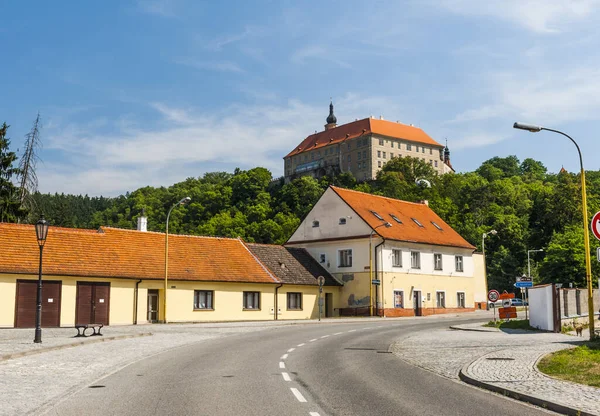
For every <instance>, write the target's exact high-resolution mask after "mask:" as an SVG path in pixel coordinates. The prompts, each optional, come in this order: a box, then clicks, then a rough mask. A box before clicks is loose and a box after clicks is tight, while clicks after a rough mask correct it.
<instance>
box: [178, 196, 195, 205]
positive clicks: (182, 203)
mask: <svg viewBox="0 0 600 416" xmlns="http://www.w3.org/2000/svg"><path fill="white" fill-rule="evenodd" d="M191 200H192V198H190V197H189V196H186V197H185V198H183V199H182V200H181V201H179V202H178V204H179V205H185V204H187V203H188V202H190V201H191Z"/></svg>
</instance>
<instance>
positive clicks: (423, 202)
mask: <svg viewBox="0 0 600 416" xmlns="http://www.w3.org/2000/svg"><path fill="white" fill-rule="evenodd" d="M419 202H420V203H421V204H423V205H427V206H429V201H428V200H426V199H422V200H420V201H419Z"/></svg>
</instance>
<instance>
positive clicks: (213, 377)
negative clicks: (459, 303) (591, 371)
mask: <svg viewBox="0 0 600 416" xmlns="http://www.w3.org/2000/svg"><path fill="white" fill-rule="evenodd" d="M462 322H464V320H463V321H462ZM450 324H451V322H450V321H449V320H444V321H430V322H416V323H415V321H400V320H387V321H382V322H381V323H378V322H373V321H371V322H364V323H352V324H347V323H346V324H335V323H324V324H323V325H294V326H285V327H279V328H276V329H273V330H270V331H266V332H257V333H246V334H240V335H236V336H231V337H228V338H224V339H219V340H215V341H211V342H206V343H201V344H193V345H188V346H185V347H181V348H178V349H175V350H171V351H168V352H165V353H162V354H159V355H156V356H154V357H151V358H148V359H145V360H143V361H139V362H137V363H134V364H132V365H129V366H127V367H125V368H123V369H122V370H120V371H118V372H116V373H114V374H112V375H109V376H108V377H105V378H103V379H101V380H99V381H97V382H96V383H94V384H93V385H90V386H88V387H87V388H85V389H83V390H80V391H79V392H77V393H75V394H73V395H72V396H70V397H68V398H67V399H65V400H63V401H62V402H60V403H58V404H57V406H56V407H54V408H53V409H52V410H50V412H49V413H48V414H53V415H61V416H62V415H78V416H79V415H144V416H148V415H196V416H197V415H211V416H219V415H243V416H253V415H261V416H265V415H277V416H288V415H289V416H296V415H298V416H300V415H301V416H325V415H353V416H354V415H359V416H363V415H364V416H369V415H407V416H415V415H432V416H433V415H435V416H440V415H442V416H450V415H463V416H469V415H473V416H476V415H477V416H479V415H487V414H503V415H506V416H510V415H515V416H517V415H518V416H529V415H548V412H546V411H544V410H542V409H537V408H534V407H532V406H528V405H525V404H522V403H520V402H516V401H512V400H509V399H506V398H503V397H501V396H498V395H494V394H491V393H488V392H485V391H482V390H478V389H475V388H473V387H470V386H467V385H464V384H461V383H459V382H456V381H452V380H449V379H446V378H443V377H440V376H438V375H435V374H432V373H430V372H428V371H425V370H421V369H419V368H416V367H413V366H411V365H409V364H406V363H404V362H403V361H402V360H400V359H398V358H397V357H395V356H394V355H393V354H391V353H389V351H388V348H389V346H390V344H392V343H393V342H394V341H396V340H401V338H402V336H403V335H407V334H409V333H414V332H415V331H426V330H427V329H428V328H436V327H442V326H445V327H447V326H448V325H450ZM474 358H475V357H474Z"/></svg>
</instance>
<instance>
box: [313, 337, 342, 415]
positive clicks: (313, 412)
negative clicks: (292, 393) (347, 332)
mask: <svg viewBox="0 0 600 416" xmlns="http://www.w3.org/2000/svg"><path fill="white" fill-rule="evenodd" d="M341 334H343V332H336V333H335V334H333V335H341ZM313 413H314V412H313Z"/></svg>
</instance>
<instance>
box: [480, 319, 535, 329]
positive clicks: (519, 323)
mask: <svg viewBox="0 0 600 416" xmlns="http://www.w3.org/2000/svg"><path fill="white" fill-rule="evenodd" d="M483 326H487V327H488V328H499V329H526V330H528V331H537V329H536V328H534V327H532V326H531V325H529V319H513V320H512V321H501V320H497V321H496V322H494V321H489V322H488V323H487V324H484V325H483Z"/></svg>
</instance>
